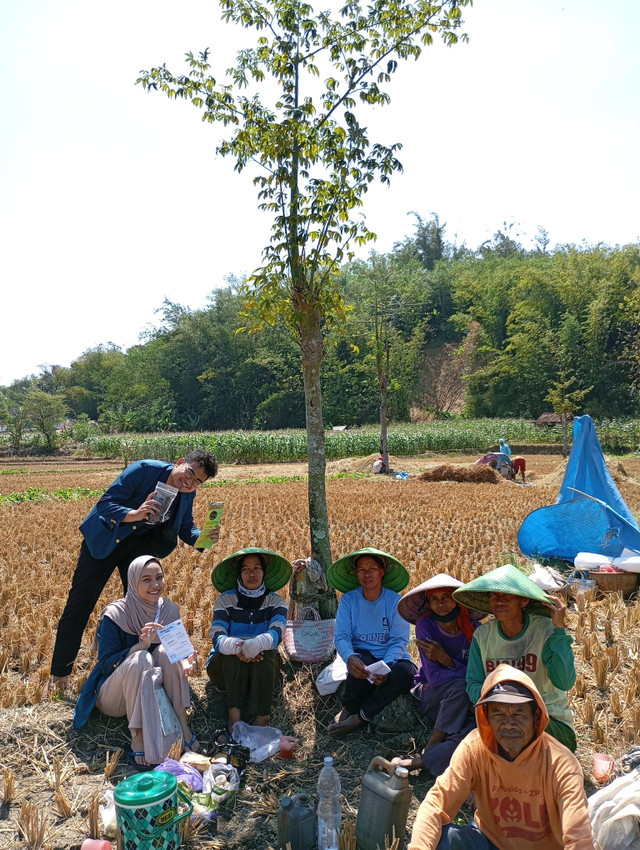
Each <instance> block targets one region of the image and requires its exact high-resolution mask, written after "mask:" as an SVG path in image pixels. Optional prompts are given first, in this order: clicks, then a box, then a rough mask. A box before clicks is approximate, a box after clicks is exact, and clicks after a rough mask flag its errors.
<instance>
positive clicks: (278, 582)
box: [211, 546, 293, 593]
mask: <svg viewBox="0 0 640 850" xmlns="http://www.w3.org/2000/svg"><path fill="white" fill-rule="evenodd" d="M246 555H260V556H261V557H262V558H264V561H265V564H266V570H265V574H264V584H265V587H266V588H267V590H280V588H281V587H284V586H285V584H286V583H287V582H288V581H289V579H290V578H291V576H292V575H293V567H292V566H291V564H290V563H289V561H287V559H286V558H283V557H282V555H278V554H277V553H276V552H271V551H270V550H269V549H258V548H257V547H256V546H248V547H247V548H246V549H240V551H239V552H234V553H233V555H228V556H227V557H226V558H224V559H223V560H222V561H220V563H219V564H216V565H215V567H214V568H213V570H212V571H211V581H212V583H213V586H214V587H215V588H216V590H219V591H220V593H224V592H225V591H226V590H233V589H234V588H235V587H237V584H238V576H239V575H240V573H239V570H238V567H239V564H240V561H241V560H242V559H243V558H244V557H245V556H246Z"/></svg>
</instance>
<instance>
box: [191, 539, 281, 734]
mask: <svg viewBox="0 0 640 850" xmlns="http://www.w3.org/2000/svg"><path fill="white" fill-rule="evenodd" d="M292 573H293V567H292V566H291V564H290V563H289V561H287V560H286V558H283V557H281V556H280V555H276V553H275V552H270V551H269V550H268V549H258V548H255V547H251V548H247V549H242V550H241V551H239V552H234V553H233V555H229V556H228V557H227V558H225V559H224V560H222V561H220V563H219V564H217V565H216V566H215V567H214V569H213V572H212V573H211V581H212V582H213V585H214V587H215V588H216V589H217V590H219V591H220V595H219V596H218V598H217V599H216V601H215V604H214V607H213V622H212V624H211V628H210V629H209V634H210V635H211V641H212V643H213V647H212V649H211V652H210V653H209V658H208V659H207V674H208V675H209V678H210V679H211V681H212V682H213V683H214V685H216V687H218V688H219V689H220V690H221V691H224V693H225V694H226V698H227V711H228V714H229V717H228V728H227V730H219V733H216V740H217V742H218V743H224V742H225V740H226V739H228V738H229V737H230V736H229V734H228V733H230V732H231V731H232V729H233V725H234V723H236V722H237V721H238V720H241V719H242V717H243V715H244V716H245V719H247V718H249V717H251V718H253V722H254V724H255V725H256V726H268V725H269V723H270V720H271V702H272V699H273V688H274V685H275V683H276V680H277V678H278V675H279V673H280V665H281V660H280V654H279V653H278V645H279V644H280V643H281V642H282V637H283V634H284V628H285V625H286V621H287V603H286V601H285V599H283V597H282V596H280V595H279V594H278V593H276V592H275V591H276V590H280V588H281V587H284V585H285V584H286V583H287V582H288V581H289V579H290V578H291V575H292Z"/></svg>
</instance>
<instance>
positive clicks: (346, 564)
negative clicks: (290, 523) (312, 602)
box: [327, 547, 409, 593]
mask: <svg viewBox="0 0 640 850" xmlns="http://www.w3.org/2000/svg"><path fill="white" fill-rule="evenodd" d="M361 555H371V556H372V557H374V558H379V559H380V560H381V561H382V562H383V564H384V575H383V577H382V585H383V587H388V588H389V590H395V591H396V593H399V592H400V591H401V590H403V589H404V588H405V587H406V586H407V585H408V584H409V571H408V570H407V568H406V567H405V566H404V564H402V563H401V562H400V561H399V560H398V559H397V558H393V557H392V556H391V555H388V554H387V553H386V552H381V551H380V550H379V549H372V548H370V547H369V548H367V549H358V551H357V552H351V554H350V555H344V557H342V558H338V560H337V561H336V562H335V563H334V564H331V566H330V567H329V569H328V570H327V578H328V579H329V582H330V583H331V584H332V585H333V586H334V587H335V589H336V590H339V591H340V593H348V592H349V591H350V590H355V589H356V587H360V582H359V581H358V577H357V575H356V565H355V562H356V560H357V559H358V558H359V557H360V556H361Z"/></svg>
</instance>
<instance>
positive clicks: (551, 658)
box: [453, 564, 577, 752]
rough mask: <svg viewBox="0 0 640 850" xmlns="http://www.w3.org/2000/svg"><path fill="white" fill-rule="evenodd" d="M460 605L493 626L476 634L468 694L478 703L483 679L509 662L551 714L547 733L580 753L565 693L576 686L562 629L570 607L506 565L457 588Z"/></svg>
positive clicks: (568, 643)
mask: <svg viewBox="0 0 640 850" xmlns="http://www.w3.org/2000/svg"><path fill="white" fill-rule="evenodd" d="M453 596H454V599H456V600H457V601H458V602H459V603H460V604H461V605H466V606H467V607H468V608H470V609H472V610H477V611H486V612H487V613H491V614H493V616H494V617H495V619H494V620H491V621H490V622H488V623H484V624H483V625H481V626H480V627H479V628H478V629H476V631H475V633H474V635H473V640H472V641H471V650H470V653H469V665H468V667H467V693H468V694H469V699H470V700H471V702H472V703H476V702H477V701H478V699H479V698H480V692H481V691H482V686H483V683H484V680H485V678H486V677H487V676H488V674H489V673H491V672H492V671H493V670H495V669H496V667H497V666H498V664H500V663H501V662H506V663H507V664H511V666H512V667H516V668H517V669H518V670H522V671H523V672H524V673H527V674H528V675H529V676H530V677H531V678H532V679H533V681H534V682H535V685H536V687H537V688H538V690H539V691H540V694H541V696H542V698H543V700H544V702H545V705H546V706H547V709H548V711H549V716H550V720H549V725H548V726H547V732H548V733H549V734H550V735H553V737H554V738H557V740H558V741H560V743H562V744H564V745H565V746H566V747H569V749H570V750H572V751H573V752H575V750H576V746H577V743H576V735H575V731H574V728H573V712H572V711H571V709H570V708H569V705H568V700H567V691H568V690H569V689H570V688H572V687H573V685H574V683H575V680H576V668H575V662H574V658H573V650H572V649H571V644H572V643H573V639H572V638H571V636H570V635H569V634H567V632H566V630H565V627H564V618H565V613H566V610H567V606H566V603H565V602H564V601H563V600H562V599H561V598H560V597H555V596H548V595H547V594H546V593H545V592H544V591H543V590H541V588H539V587H538V585H537V584H534V582H532V581H531V579H529V578H527V576H525V575H524V574H523V573H522V572H521V571H520V570H519V569H518V568H517V567H514V566H513V565H512V564H507V565H506V566H504V567H498V568H497V569H495V570H492V571H491V572H489V573H486V575H483V576H480V577H479V578H476V579H474V580H473V581H471V582H469V583H468V584H465V585H463V586H462V587H460V588H458V589H457V590H456V591H455V592H454V594H453Z"/></svg>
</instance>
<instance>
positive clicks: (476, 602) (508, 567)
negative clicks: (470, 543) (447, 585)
mask: <svg viewBox="0 0 640 850" xmlns="http://www.w3.org/2000/svg"><path fill="white" fill-rule="evenodd" d="M490 593H510V594H512V595H513V596H522V597H524V598H526V599H529V600H530V601H529V604H528V605H527V607H526V609H525V610H526V613H527V614H541V615H542V616H543V617H550V616H551V611H552V607H553V606H552V604H551V602H549V598H548V596H547V594H546V593H545V592H544V590H542V588H540V587H538V585H537V584H534V582H532V581H531V579H530V578H527V576H526V575H525V574H524V573H523V572H521V571H520V570H519V569H518V568H517V567H514V566H513V564H505V566H504V567H497V568H496V569H495V570H491V572H489V573H485V575H483V576H478V578H474V579H473V581H470V582H468V583H467V584H464V585H463V586H462V587H459V588H458V589H457V590H455V591H454V593H453V598H454V599H455V600H456V602H459V603H460V604H461V605H466V607H467V608H470V609H472V610H476V611H485V612H486V613H487V614H490V613H491V605H489V594H490Z"/></svg>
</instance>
